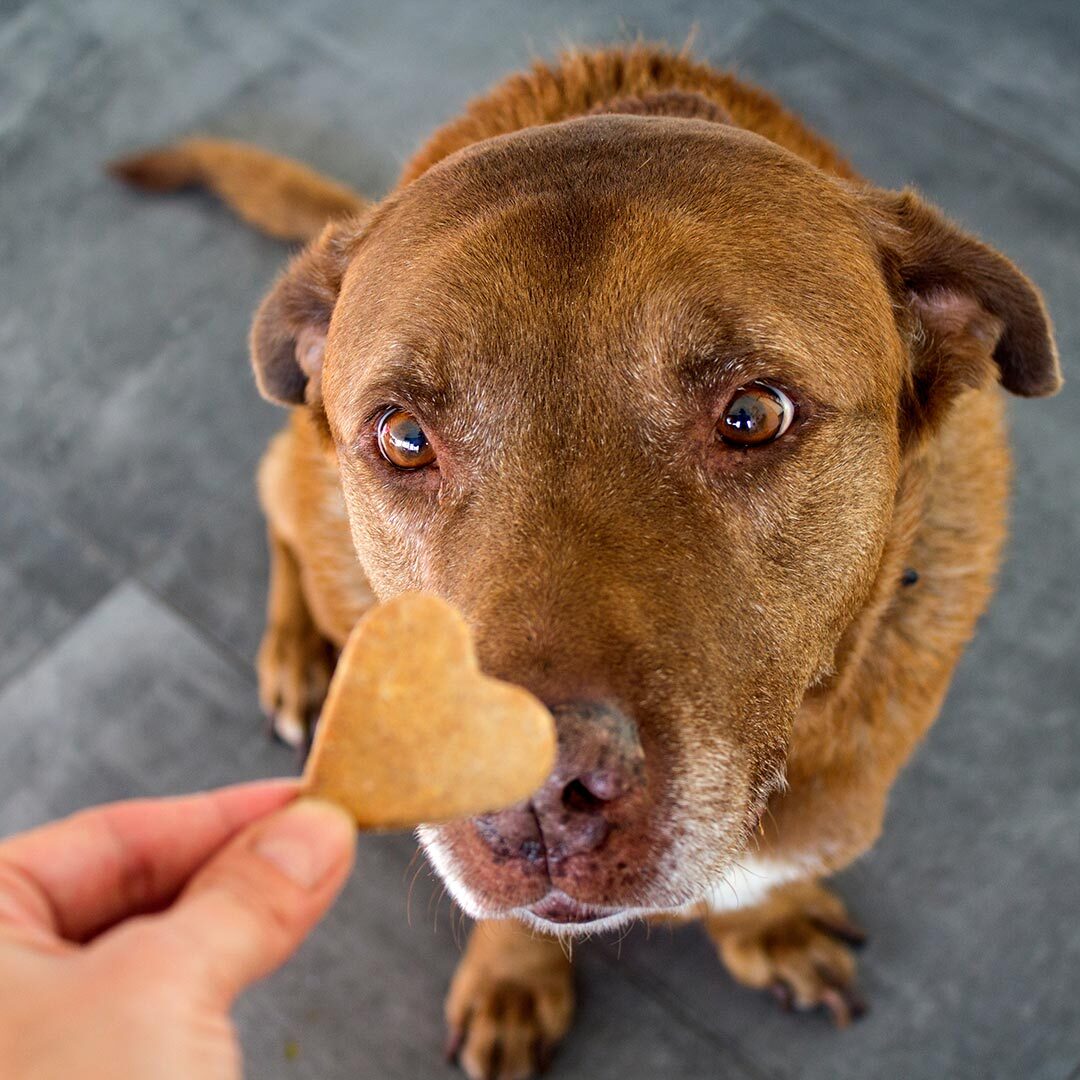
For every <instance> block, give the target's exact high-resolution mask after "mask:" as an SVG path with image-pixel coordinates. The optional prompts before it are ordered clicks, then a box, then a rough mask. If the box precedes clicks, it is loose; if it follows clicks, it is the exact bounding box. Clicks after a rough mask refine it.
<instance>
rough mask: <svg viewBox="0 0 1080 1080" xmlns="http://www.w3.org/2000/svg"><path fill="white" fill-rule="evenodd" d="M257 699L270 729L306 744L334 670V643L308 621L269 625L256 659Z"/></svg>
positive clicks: (302, 746) (288, 742) (296, 745)
mask: <svg viewBox="0 0 1080 1080" xmlns="http://www.w3.org/2000/svg"><path fill="white" fill-rule="evenodd" d="M256 669H257V671H258V675H259V701H260V703H261V705H262V707H263V711H264V712H265V713H266V715H267V718H268V719H269V721H270V729H271V732H272V734H273V735H274V736H275V737H276V738H277V739H280V740H281V742H283V743H285V744H286V745H287V746H291V747H294V748H296V749H305V748H306V747H307V746H308V744H309V742H310V738H311V732H312V730H313V728H314V724H315V721H316V720H317V719H318V716H319V711H320V710H321V709H322V705H323V701H324V700H325V699H326V691H327V688H328V687H329V685H330V676H331V675H332V674H333V673H334V649H333V646H332V645H331V644H330V643H329V642H328V641H327V640H326V639H325V638H324V637H323V636H322V635H321V634H320V633H319V632H318V630H317V629H316V628H315V627H314V625H312V624H311V623H310V622H307V623H300V624H297V623H290V624H286V625H273V624H271V625H269V626H267V628H266V633H265V634H264V635H263V640H262V644H261V645H260V647H259V656H258V659H257V660H256Z"/></svg>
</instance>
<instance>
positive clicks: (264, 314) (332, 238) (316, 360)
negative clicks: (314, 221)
mask: <svg viewBox="0 0 1080 1080" xmlns="http://www.w3.org/2000/svg"><path fill="white" fill-rule="evenodd" d="M356 232H357V229H356V222H355V221H346V222H341V221H336V222H332V223H331V224H329V225H327V226H326V228H325V229H324V230H323V232H322V234H321V235H320V236H319V238H318V239H317V240H315V241H313V242H312V243H311V244H310V245H309V246H308V247H307V248H306V249H305V250H304V251H302V252H301V253H300V254H299V255H297V256H296V257H295V258H294V259H293V260H292V262H290V263H289V265H288V266H287V267H286V269H285V271H284V273H282V275H281V276H280V277H279V278H278V280H277V281H276V282H275V284H274V286H273V288H272V289H271V290H270V292H269V293H268V294H267V296H266V298H265V299H264V300H263V302H262V303H261V304H260V305H259V310H258V311H257V312H256V313H255V321H254V323H253V324H252V327H251V363H252V366H253V367H254V368H255V381H256V383H257V384H258V387H259V392H260V393H261V394H262V395H263V397H264V398H266V399H267V400H268V401H273V402H275V403H277V404H278V405H303V404H305V403H306V404H308V405H315V404H318V403H319V401H320V400H321V375H322V363H323V354H324V352H325V350H326V334H327V331H328V330H329V328H330V316H331V314H332V313H333V310H334V305H335V304H336V303H337V298H338V293H339V292H340V291H341V280H342V278H343V277H344V275H345V268H346V266H347V265H348V262H349V257H350V255H351V253H352V250H353V245H354V241H355V237H356Z"/></svg>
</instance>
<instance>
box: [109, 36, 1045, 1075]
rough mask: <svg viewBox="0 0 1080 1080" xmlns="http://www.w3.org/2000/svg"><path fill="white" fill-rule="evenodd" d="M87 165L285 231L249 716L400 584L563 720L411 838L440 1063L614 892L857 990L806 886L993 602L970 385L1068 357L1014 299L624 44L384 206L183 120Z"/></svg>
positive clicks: (270, 364) (488, 1068)
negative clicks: (536, 773) (548, 746)
mask: <svg viewBox="0 0 1080 1080" xmlns="http://www.w3.org/2000/svg"><path fill="white" fill-rule="evenodd" d="M115 172H116V173H117V175H119V176H121V177H123V178H124V179H126V180H127V181H129V182H131V183H133V184H135V185H136V186H138V187H141V188H144V189H151V190H173V189H176V188H179V187H183V186H188V185H196V184H201V185H205V186H206V187H208V188H210V189H212V190H214V191H216V192H217V193H218V194H219V195H220V196H221V197H222V198H223V199H224V200H225V201H226V202H227V203H229V204H230V205H232V206H233V207H234V208H235V209H236V210H237V211H238V212H239V213H240V214H241V215H242V216H243V217H244V218H246V219H247V220H248V221H249V222H251V223H252V224H254V225H255V226H256V227H258V228H261V229H263V230H264V231H266V232H269V233H270V234H272V235H275V236H279V237H282V238H285V239H300V240H304V241H306V242H307V247H306V248H305V249H304V250H303V251H302V253H301V254H299V255H297V256H296V257H295V258H294V259H293V260H292V262H291V263H290V264H289V266H288V268H287V269H286V270H285V272H284V273H283V274H282V276H281V277H280V278H279V280H278V281H277V283H276V284H275V285H274V286H273V288H272V289H271V290H270V293H269V295H268V296H267V297H266V299H265V300H264V302H263V303H262V305H261V307H260V308H259V310H258V313H257V315H256V316H255V320H254V325H253V328H252V332H251V354H252V358H253V363H254V370H255V377H256V380H257V382H258V386H259V389H260V390H261V392H262V393H263V395H264V396H266V397H267V398H269V399H270V400H271V401H275V402H278V403H280V404H282V405H285V406H288V407H289V408H290V409H291V410H292V411H291V416H290V419H289V421H288V424H287V426H286V428H285V430H284V431H283V432H282V433H281V434H279V435H278V436H277V437H276V438H275V439H274V441H273V442H272V444H271V446H270V448H269V450H268V452H267V454H266V457H265V459H264V461H263V463H262V466H261V469H260V472H259V491H260V493H261V498H262V503H263V506H264V507H265V510H266V515H267V519H268V522H269V537H270V548H271V552H272V570H271V578H270V592H269V617H268V623H267V629H266V636H265V640H264V642H263V645H262V649H261V652H260V654H259V658H258V673H259V683H260V692H261V696H262V701H263V704H264V706H265V708H266V709H267V710H268V711H269V712H270V713H272V714H273V716H274V717H275V721H274V722H275V725H276V730H277V731H278V733H279V734H280V735H281V736H282V737H283V738H285V739H286V740H287V741H289V742H291V743H293V744H301V743H303V742H305V741H306V739H307V738H308V734H309V729H310V724H311V722H312V721H313V719H314V718H315V717H316V716H317V714H318V711H319V706H320V704H321V702H322V700H323V696H324V694H325V691H326V686H327V681H328V679H329V677H330V674H331V672H332V668H333V663H334V656H335V650H336V649H337V648H340V646H341V645H342V643H343V642H344V641H345V638H346V636H347V635H348V633H349V631H350V630H351V629H352V627H353V625H354V624H355V622H356V621H357V619H358V618H359V617H360V616H361V615H362V614H363V612H364V611H365V610H366V609H367V608H368V607H369V606H370V605H371V604H372V603H374V602H375V601H376V600H381V599H385V598H387V597H390V596H393V595H395V594H397V593H399V592H401V591H403V590H409V589H423V590H427V591H430V592H433V593H437V594H438V595H440V596H442V597H444V598H445V599H447V600H449V601H450V602H452V603H453V604H455V605H456V606H457V607H458V608H460V609H461V611H462V612H463V613H464V614H465V616H466V618H467V619H468V621H469V623H470V625H471V627H472V629H473V631H474V633H475V636H476V641H477V646H478V650H479V655H480V657H481V661H482V665H483V667H484V668H485V670H486V671H488V672H489V673H490V674H492V675H496V676H498V677H500V678H503V679H509V680H512V681H514V682H517V683H520V684H521V685H523V686H525V687H527V688H528V689H530V690H531V691H533V692H534V693H535V694H537V695H538V696H539V697H540V698H542V699H543V700H544V701H545V702H546V703H547V704H548V705H549V706H550V707H551V709H552V711H553V713H554V715H555V717H556V720H557V726H558V731H559V757H558V763H557V766H556V768H555V770H554V772H553V773H552V775H551V777H550V779H549V780H548V781H547V783H546V784H545V785H544V787H543V788H542V789H541V790H540V791H538V792H537V793H536V795H535V796H534V797H533V798H532V799H531V800H530V801H528V802H527V803H523V804H521V805H519V806H515V807H513V808H512V809H510V810H506V811H503V812H501V813H496V814H490V815H486V816H483V817H479V818H477V819H475V820H470V821H462V822H456V823H452V824H448V825H440V826H432V827H428V828H424V829H422V830H421V831H420V840H421V842H422V845H423V847H424V848H425V850H426V852H427V854H428V856H429V857H430V859H431V861H432V862H433V863H434V865H435V867H436V868H437V870H438V872H439V874H440V875H441V876H442V878H443V879H444V881H445V882H446V884H447V886H448V888H449V890H450V892H451V893H452V895H453V896H454V898H455V899H456V900H457V902H458V903H459V904H460V905H461V907H462V908H463V909H464V910H465V911H466V912H467V913H468V914H469V915H470V916H472V917H473V918H474V919H476V920H477V921H478V925H477V926H476V928H475V929H474V931H473V933H472V936H471V938H470V940H469V943H468V946H467V948H466V950H465V952H464V956H463V958H462V960H461V963H460V966H459V968H458V970H457V973H456V974H455V976H454V979H453V982H452V985H451V988H450V993H449V996H448V999H447V1004H446V1017H447V1022H448V1025H449V1038H450V1050H451V1053H452V1055H454V1056H456V1057H457V1059H458V1060H459V1061H460V1063H461V1065H462V1066H463V1067H464V1069H465V1070H466V1072H467V1073H468V1074H469V1076H471V1077H473V1078H480V1077H507V1078H510V1077H515V1078H516V1077H524V1076H527V1075H530V1074H531V1073H532V1072H533V1071H534V1070H537V1069H539V1068H541V1067H542V1066H543V1065H544V1064H545V1063H546V1059H547V1057H548V1056H549V1055H550V1053H551V1051H552V1050H553V1048H554V1047H555V1046H556V1044H557V1043H558V1042H559V1041H560V1040H561V1039H562V1037H563V1036H564V1034H565V1033H566V1031H567V1029H568V1027H569V1024H570V1022H571V1016H572V1012H573V984H572V977H571V965H570V960H569V958H568V956H567V954H566V952H564V949H563V944H562V942H561V941H560V938H565V937H568V936H571V935H574V934H580V933H587V932H593V931H597V930H605V929H613V928H616V927H619V926H622V925H623V924H624V923H626V922H627V921H628V920H630V919H635V918H646V919H677V920H689V919H697V920H700V921H701V922H702V923H703V924H704V927H705V929H706V931H707V933H708V935H709V936H710V938H711V939H712V941H713V942H714V943H715V946H716V948H717V950H718V952H719V954H720V956H721V958H722V960H723V962H724V964H725V965H726V966H727V968H728V970H729V971H730V972H731V974H732V975H733V976H734V978H735V979H736V980H738V981H739V982H740V983H744V984H746V985H747V986H750V987H754V988H757V989H765V990H772V992H773V993H775V994H776V995H777V996H778V997H779V998H780V1000H781V1001H782V1002H783V1003H784V1004H786V1005H788V1006H792V1005H794V1006H797V1007H799V1008H803V1009H810V1008H814V1007H819V1006H820V1007H824V1008H825V1009H827V1010H828V1011H829V1012H830V1013H831V1014H832V1017H833V1018H834V1020H835V1021H836V1023H837V1024H840V1025H843V1024H846V1023H847V1022H849V1021H850V1020H852V1019H853V1018H855V1017H856V1016H858V1015H859V1014H860V1013H861V1011H862V1009H863V1005H862V1002H861V1000H860V998H859V996H858V994H857V992H856V989H855V963H854V958H853V955H852V951H851V950H852V948H853V947H854V946H855V945H857V944H858V943H859V942H860V941H861V939H862V932H861V931H860V930H859V929H858V927H857V926H856V925H855V923H854V922H853V921H852V920H851V918H850V917H849V915H848V913H847V911H846V910H845V908H844V906H843V904H842V903H841V901H840V900H839V899H838V898H837V897H836V896H834V895H833V894H832V893H831V892H829V891H828V890H827V888H826V887H825V886H824V885H823V884H822V883H821V882H822V879H823V878H825V877H827V876H828V875H829V874H831V873H833V872H835V871H837V870H839V869H841V868H842V867H844V866H846V865H848V864H849V863H850V862H851V861H852V860H853V859H855V858H857V857H858V856H859V855H860V854H862V853H863V852H865V851H866V850H867V849H868V848H869V847H870V846H871V845H872V844H873V843H874V842H875V840H876V838H877V837H878V834H879V833H880V831H881V827H882V819H883V816H884V813H885V807H886V800H887V795H888V791H889V788H890V786H891V785H892V783H893V781H894V779H895V778H896V776H897V773H898V771H899V770H900V768H901V767H902V766H903V764H904V762H905V761H906V760H907V758H908V757H909V755H910V754H911V753H912V751H913V749H914V748H915V746H916V745H917V743H918V742H919V740H920V739H921V738H922V736H923V734H924V733H925V732H926V730H927V728H928V727H929V726H930V724H931V723H932V722H933V720H934V718H935V715H936V714H937V712H938V709H939V707H940V705H941V702H942V699H943V697H944V694H945V691H946V688H947V686H948V684H949V679H950V675H951V673H952V671H953V668H954V666H955V664H956V662H957V659H958V657H959V655H960V652H961V650H962V648H963V647H964V645H965V643H966V642H967V640H968V639H969V637H970V636H971V634H972V632H973V629H974V626H975V622H976V620H977V618H978V616H979V615H980V613H981V612H982V610H983V609H984V607H985V605H986V603H987V601H988V598H989V596H990V593H991V588H992V579H993V576H994V572H995V568H996V566H997V563H998V557H999V552H1000V549H1001V545H1002V540H1003V536H1004V532H1005V524H1004V520H1005V503H1006V495H1007V483H1008V471H1009V464H1008V452H1007V448H1006V439H1005V432H1004V424H1003V398H1004V395H1003V393H1002V388H1003V389H1004V390H1005V391H1009V392H1011V393H1013V394H1019V395H1023V396H1039V395H1046V394H1051V393H1053V392H1054V391H1055V390H1057V389H1058V387H1059V385H1060V382H1061V376H1060V372H1059V364H1058V359H1057V354H1056V349H1055V345H1054V341H1053V334H1052V329H1051V325H1050V321H1049V318H1048V315H1047V312H1046V310H1045V308H1044V305H1043V302H1042V299H1041V297H1040V294H1039V292H1038V290H1037V289H1036V288H1035V287H1034V285H1033V284H1032V283H1031V282H1030V281H1029V280H1028V279H1027V278H1026V277H1025V276H1024V275H1023V274H1022V273H1021V272H1020V271H1019V270H1018V269H1017V268H1016V267H1015V266H1014V265H1013V264H1012V263H1010V262H1009V261H1008V260H1007V259H1006V258H1005V257H1004V256H1003V255H1001V254H999V253H997V252H995V251H993V250H991V249H990V248H989V247H987V246H986V245H984V244H982V243H981V242H979V241H978V240H976V239H974V238H973V237H971V236H969V235H967V234H966V233H964V232H962V231H961V230H960V229H958V228H957V227H956V226H954V225H953V224H951V223H950V222H949V221H947V220H946V219H945V218H944V217H943V216H942V215H941V213H939V212H938V211H937V210H935V209H933V208H932V207H930V206H929V205H927V204H926V203H925V202H924V201H923V200H922V199H921V198H920V197H919V196H918V195H917V194H915V193H914V192H912V191H904V192H890V191H884V190H880V189H878V188H876V187H874V186H872V185H870V184H868V183H866V182H865V181H863V180H862V179H861V178H860V177H858V176H857V175H856V173H855V171H854V170H853V169H852V168H851V167H850V166H849V165H848V164H847V163H846V162H845V161H844V160H843V159H842V158H841V157H840V156H839V154H838V153H837V152H836V151H835V150H834V149H833V148H832V147H831V146H830V145H829V144H828V143H826V142H825V141H824V140H823V139H822V138H820V137H819V136H817V135H816V134H814V133H813V132H812V131H810V130H809V129H808V128H807V127H805V126H804V125H803V124H802V123H801V122H800V121H799V120H798V119H797V118H796V117H794V116H793V115H792V114H791V113H789V112H788V111H786V110H785V108H784V107H783V106H782V105H781V104H779V103H778V102H777V101H776V100H774V99H773V98H772V97H770V96H769V95H768V94H766V93H764V92H763V91H761V90H759V89H756V88H754V87H752V86H749V85H747V84H745V83H743V82H741V81H738V80H737V79H735V78H734V77H732V76H731V75H729V74H725V73H723V72H720V71H716V70H713V69H712V68H710V67H708V66H706V65H703V64H700V63H697V62H695V61H693V60H692V59H691V58H689V57H688V56H687V55H685V54H682V53H679V54H676V53H672V52H669V51H666V50H664V49H662V48H655V47H651V46H647V45H644V44H638V45H634V46H631V47H624V48H612V49H606V50H599V51H577V52H571V53H569V54H567V55H565V56H563V57H562V58H561V59H560V60H559V61H557V62H555V63H553V64H550V65H549V64H543V63H540V64H537V65H536V66H534V67H533V68H532V70H531V71H529V72H527V73H524V74H517V75H514V76H513V77H511V78H509V79H507V80H506V81H505V82H503V83H502V84H501V85H498V86H496V87H495V88H494V89H493V90H492V91H491V92H490V93H488V94H487V95H486V96H484V97H482V98H480V99H478V100H476V101H474V102H473V103H472V104H471V105H470V106H469V107H468V108H467V109H466V111H465V112H464V114H463V115H462V116H460V117H459V118H458V119H456V120H453V121H452V122H450V123H448V124H447V125H446V126H445V127H443V128H441V129H440V130H439V131H437V132H436V133H435V134H434V136H433V137H432V138H431V139H430V140H429V141H428V142H427V144H426V145H425V146H424V147H423V148H422V149H421V150H420V151H419V152H418V153H417V155H416V156H415V157H414V158H413V159H412V160H411V161H410V162H409V163H408V164H407V165H406V167H405V169H404V172H403V175H402V177H401V181H400V183H399V185H398V186H397V187H396V188H395V189H394V191H392V192H391V193H390V195H388V196H387V197H386V198H385V199H384V200H382V202H381V203H379V204H377V205H375V204H372V203H368V202H367V201H366V200H365V199H363V198H361V197H360V196H359V195H357V194H355V193H354V192H352V191H351V190H349V189H348V188H346V187H343V186H341V185H339V184H336V183H334V182H332V181H329V180H327V179H326V178H324V177H321V176H319V175H318V174H316V173H314V172H312V171H311V170H309V169H307V168H306V167H305V166H302V165H299V164H298V163H296V162H291V161H287V160H285V159H281V158H277V157H274V156H272V155H269V154H267V153H265V152H263V151H261V150H257V149H255V148H253V147H249V146H245V145H243V144H234V143H226V142H222V141H217V140H212V139H194V140H189V141H187V142H183V143H179V144H177V145H175V146H171V147H166V148H164V149H161V150H156V151H151V152H150V153H147V154H140V155H138V156H136V157H133V158H129V159H126V160H124V161H122V162H119V163H117V165H116V166H115Z"/></svg>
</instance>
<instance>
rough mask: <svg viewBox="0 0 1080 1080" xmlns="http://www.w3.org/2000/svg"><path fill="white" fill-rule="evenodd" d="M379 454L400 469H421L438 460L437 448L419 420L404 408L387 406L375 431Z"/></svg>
mask: <svg viewBox="0 0 1080 1080" xmlns="http://www.w3.org/2000/svg"><path fill="white" fill-rule="evenodd" d="M375 438H376V441H377V442H378V444H379V453H380V454H382V456H383V457H384V458H386V460H387V461H389V462H390V464H391V465H393V466H394V467H395V468H398V469H421V468H423V467H424V466H425V465H430V464H431V463H432V462H433V461H434V460H435V450H434V448H433V447H432V445H431V443H430V442H428V437H427V436H426V435H425V434H424V429H423V428H422V427H421V426H420V421H419V420H417V419H416V417H415V416H413V414H412V413H408V412H406V411H405V410H404V409H396V408H395V409H387V410H386V412H384V413H383V415H382V418H381V419H380V420H379V426H378V428H377V429H376V432H375Z"/></svg>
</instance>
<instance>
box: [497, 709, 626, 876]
mask: <svg viewBox="0 0 1080 1080" xmlns="http://www.w3.org/2000/svg"><path fill="white" fill-rule="evenodd" d="M551 711H552V713H553V714H554V716H555V722H556V726H557V729H558V733H559V755H558V759H557V761H556V764H555V768H554V769H553V770H552V773H551V775H550V776H549V777H548V779H547V780H546V781H545V783H544V785H543V787H541V788H540V790H539V791H537V792H536V794H535V795H534V796H533V798H532V800H531V802H530V803H529V804H528V805H527V806H519V807H515V808H513V809H510V810H504V811H502V812H501V813H498V814H489V815H486V816H485V817H483V818H481V819H479V820H478V822H477V827H478V830H479V832H480V835H481V836H483V838H484V839H485V841H486V842H487V843H488V845H489V846H490V847H492V848H493V849H494V850H495V851H496V852H498V853H499V854H502V855H504V856H517V857H519V858H525V859H527V860H528V861H530V862H534V861H541V860H543V859H546V860H547V862H548V864H549V865H550V864H553V863H554V864H557V863H559V862H562V861H563V860H564V859H568V858H570V856H572V855H579V854H584V853H587V852H590V851H595V850H596V849H597V848H599V847H600V846H601V845H602V844H603V842H604V841H605V840H606V839H607V837H608V834H609V833H610V832H611V829H612V827H613V825H614V824H615V823H616V822H617V821H618V820H619V819H620V818H621V817H623V816H625V813H624V810H625V807H626V806H627V804H629V803H630V802H631V800H632V798H633V796H634V795H635V794H636V793H637V792H639V791H640V789H641V788H642V787H643V786H644V783H645V754H644V751H643V750H642V747H641V742H640V740H639V738H638V733H637V728H636V726H635V725H634V723H633V721H632V720H630V718H629V717H627V716H626V715H625V714H624V713H622V712H621V711H620V710H619V709H617V708H615V707H614V706H611V705H607V704H604V703H601V702H592V701H576V702H570V703H564V704H559V705H556V706H553V707H552V710H551Z"/></svg>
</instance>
